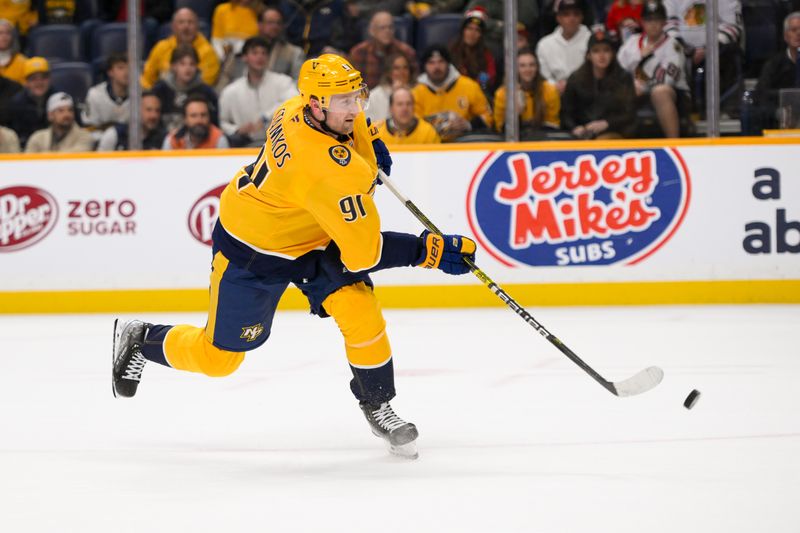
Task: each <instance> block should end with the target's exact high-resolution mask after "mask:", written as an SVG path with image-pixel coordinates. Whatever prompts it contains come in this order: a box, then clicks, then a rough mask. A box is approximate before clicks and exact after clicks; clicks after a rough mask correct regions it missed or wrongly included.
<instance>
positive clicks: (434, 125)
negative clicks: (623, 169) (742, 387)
mask: <svg viewBox="0 0 800 533" xmlns="http://www.w3.org/2000/svg"><path fill="white" fill-rule="evenodd" d="M517 4H518V13H517V16H518V26H517V28H516V36H517V43H516V44H517V47H518V53H517V57H516V58H515V59H516V63H515V69H516V72H514V75H515V76H516V79H517V94H516V95H515V98H516V100H515V101H516V105H517V108H518V111H519V114H518V117H517V120H518V126H519V131H520V137H521V139H522V140H547V139H569V138H574V139H608V138H632V137H679V136H691V135H694V134H695V133H696V129H695V125H696V122H697V121H698V120H699V119H702V118H703V117H702V115H703V113H704V101H703V99H704V97H705V93H704V88H703V82H704V75H705V74H704V73H705V60H706V56H705V48H706V31H705V20H706V13H705V0H518V2H517ZM718 4H719V19H720V25H719V31H718V43H719V55H720V64H719V66H720V85H721V89H720V92H721V105H722V110H723V112H724V113H725V116H727V117H730V118H734V119H736V118H738V117H739V115H740V114H743V113H745V112H746V114H747V127H745V120H744V118H743V119H742V125H743V128H742V131H743V132H744V133H758V132H760V129H761V128H770V127H776V126H777V125H782V126H784V127H785V126H786V121H785V120H782V119H781V112H782V110H781V108H780V97H779V96H780V94H781V91H783V90H788V89H800V62H798V50H799V49H800V0H718ZM503 6H504V2H503V0H426V1H424V2H416V1H413V0H229V1H221V0H142V2H141V13H140V15H141V17H142V21H143V22H142V37H143V42H144V50H143V52H144V55H143V65H142V71H141V77H140V80H141V85H142V88H143V89H144V91H143V94H142V99H141V102H140V110H141V114H140V116H141V125H140V126H141V131H142V139H143V144H144V148H145V149H163V150H178V149H194V148H223V147H228V146H231V147H243V146H257V145H259V144H261V143H263V142H264V139H265V129H266V126H267V125H268V123H269V121H270V120H271V117H272V115H273V113H274V112H275V110H276V108H277V107H278V105H279V104H280V103H281V102H282V101H284V100H286V99H287V98H290V97H292V96H294V95H296V94H297V88H296V83H297V76H298V73H299V70H300V66H301V65H302V63H303V61H305V60H306V59H307V58H313V57H315V56H317V55H320V54H323V53H338V54H341V55H344V56H346V57H348V58H349V60H350V61H351V62H352V64H353V66H355V67H356V68H357V69H359V70H360V71H361V73H362V75H363V77H364V80H365V82H366V83H367V85H368V86H369V89H370V99H369V101H370V103H369V106H368V108H367V110H366V112H367V115H368V117H369V118H370V119H371V120H372V121H373V122H375V123H376V124H378V127H379V130H380V132H381V135H382V136H383V138H384V139H385V141H386V142H387V144H389V145H390V146H391V145H392V144H417V143H439V142H456V141H469V140H502V139H503V133H504V129H505V127H506V108H507V101H508V94H507V91H506V87H505V85H504V83H503V80H504V79H505V75H504V70H505V62H504V49H503V48H504V47H503V43H504V29H503ZM765 6H767V7H769V10H765V9H766V7H765ZM127 16H128V6H127V1H126V0H111V1H104V2H100V1H99V0H0V152H18V151H25V152H45V151H85V150H93V149H96V150H99V151H111V150H125V149H127V148H128V144H129V142H128V125H127V123H128V121H129V117H130V102H129V99H128V86H129V65H128V59H127V55H126V49H127V38H126V31H127V29H126V24H125V23H126V20H127ZM748 28H750V29H751V30H752V31H750V33H748ZM765 29H767V32H766V33H765V31H764V30H765ZM773 34H774V35H773ZM765 35H766V37H765ZM748 76H749V78H750V79H751V80H752V83H751V85H753V89H754V90H753V91H752V92H751V93H750V92H748V93H745V98H743V97H742V95H743V91H744V90H745V79H746V78H747V77H748ZM743 102H745V103H746V104H747V108H746V109H745V108H743V107H742V105H743ZM784 114H785V113H784ZM784 118H785V117H784ZM779 123H780V124H779Z"/></svg>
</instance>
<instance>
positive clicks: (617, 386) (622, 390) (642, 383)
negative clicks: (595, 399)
mask: <svg viewBox="0 0 800 533" xmlns="http://www.w3.org/2000/svg"><path fill="white" fill-rule="evenodd" d="M380 177H381V181H382V182H383V184H384V185H386V187H388V188H389V190H390V191H392V194H394V195H395V196H396V197H397V199H398V200H400V201H401V202H402V203H403V204H404V205H405V206H406V208H407V209H408V210H409V211H411V213H412V214H413V215H414V216H415V217H417V220H419V221H420V222H421V223H422V225H423V226H425V228H426V229H428V230H429V231H431V232H433V233H436V234H437V235H442V232H441V231H439V228H437V227H436V225H435V224H434V223H433V222H431V221H430V219H429V218H428V217H426V216H425V214H424V213H422V211H420V210H419V209H418V208H417V206H416V205H414V203H413V202H412V201H411V200H409V199H408V198H406V197H405V196H403V194H402V193H401V192H400V191H399V190H398V189H397V187H395V185H394V183H392V181H391V180H390V179H389V178H388V177H387V176H386V174H385V173H384V172H383V171H380ZM464 262H466V263H467V265H468V266H469V268H470V270H471V271H472V273H473V274H475V277H477V278H478V279H479V280H481V281H482V282H483V284H484V285H486V287H488V288H489V290H490V291H492V292H493V293H495V294H496V295H497V297H498V298H500V299H501V300H502V301H503V302H504V303H505V304H506V305H507V306H508V307H510V308H511V310H513V311H514V312H515V313H517V314H518V315H519V316H520V317H522V319H523V320H525V322H527V323H528V324H530V325H531V326H533V329H535V330H536V331H538V332H539V334H540V335H541V336H542V337H544V338H545V339H547V340H548V341H550V344H552V345H553V346H555V347H556V348H558V349H559V351H560V352H561V353H563V354H564V355H566V356H567V357H568V358H569V359H570V360H572V362H573V363H575V364H576V365H578V366H579V367H580V368H581V369H582V370H583V371H584V372H586V373H587V374H589V376H591V377H592V379H594V380H595V381H596V382H598V383H599V384H600V385H602V386H603V387H605V388H606V390H608V391H609V392H610V393H611V394H613V395H615V396H633V395H636V394H641V393H643V392H647V391H649V390H650V389H652V388H653V387H655V386H656V385H658V384H659V383H661V380H662V379H663V378H664V371H663V370H661V369H660V368H659V367H657V366H651V367H648V368H645V369H644V370H642V371H640V372H639V373H637V374H635V375H633V376H631V377H629V378H628V379H625V380H623V381H615V382H612V381H608V380H607V379H605V378H604V377H603V376H601V375H600V374H598V373H597V372H596V371H595V370H594V369H593V368H592V367H590V366H589V365H587V364H586V363H585V362H584V361H583V359H581V358H580V357H578V356H577V355H576V354H575V352H573V351H572V350H570V349H569V348H568V347H567V345H565V344H564V343H563V342H561V341H560V340H559V339H558V337H556V336H555V335H553V334H552V333H550V332H549V331H547V328H545V327H544V326H543V325H542V324H540V323H539V322H538V321H537V320H536V319H535V318H533V316H532V315H531V314H530V313H528V311H526V310H525V308H524V307H522V306H521V305H519V304H518V303H517V302H516V301H515V300H514V299H513V298H512V297H511V296H509V295H508V293H507V292H506V291H504V290H503V289H502V288H501V287H500V286H499V285H497V283H495V282H494V281H492V278H490V277H489V276H487V275H486V273H485V272H484V271H483V270H481V269H480V268H478V266H477V265H476V264H475V262H474V261H472V260H470V259H466V258H465V259H464Z"/></svg>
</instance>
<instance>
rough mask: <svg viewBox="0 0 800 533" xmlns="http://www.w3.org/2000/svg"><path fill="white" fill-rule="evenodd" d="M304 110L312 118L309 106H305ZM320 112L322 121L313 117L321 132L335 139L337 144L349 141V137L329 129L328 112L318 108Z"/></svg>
mask: <svg viewBox="0 0 800 533" xmlns="http://www.w3.org/2000/svg"><path fill="white" fill-rule="evenodd" d="M306 110H307V111H308V112H309V114H310V115H311V116H312V117H313V116H314V114H313V113H311V106H308V105H307V106H306ZM320 111H322V115H323V116H324V117H325V118H324V119H322V120H318V119H317V118H316V117H314V120H316V121H317V122H319V126H320V129H321V130H322V131H324V132H325V133H327V134H329V135H333V136H334V137H335V138H336V140H337V141H339V142H345V141H347V140H349V139H350V136H348V135H346V134H344V133H339V132H338V131H336V130H334V129H333V128H331V127H330V126H328V112H327V111H326V110H324V109H322V108H320Z"/></svg>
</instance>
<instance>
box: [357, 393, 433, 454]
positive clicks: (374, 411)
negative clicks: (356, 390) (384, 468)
mask: <svg viewBox="0 0 800 533" xmlns="http://www.w3.org/2000/svg"><path fill="white" fill-rule="evenodd" d="M360 405H361V410H362V411H363V412H364V416H365V417H366V419H367V422H368V423H369V427H370V429H372V433H373V434H374V435H375V436H376V437H380V438H382V439H383V440H384V441H385V442H386V444H387V446H388V448H389V452H391V453H393V454H394V455H398V456H400V457H405V458H407V459H416V458H417V457H419V454H418V453H417V437H418V436H419V433H418V432H417V426H415V425H414V424H412V423H411V422H406V421H405V420H403V419H402V418H400V417H399V416H397V415H396V414H395V412H394V411H393V410H392V406H391V405H389V402H384V403H382V404H380V405H370V404H367V403H361V404H360Z"/></svg>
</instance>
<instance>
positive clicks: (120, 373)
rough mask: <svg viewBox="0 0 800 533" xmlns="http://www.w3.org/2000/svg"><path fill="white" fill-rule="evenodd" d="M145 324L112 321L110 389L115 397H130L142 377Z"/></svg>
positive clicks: (139, 321) (138, 321)
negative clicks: (112, 340)
mask: <svg viewBox="0 0 800 533" xmlns="http://www.w3.org/2000/svg"><path fill="white" fill-rule="evenodd" d="M147 326H148V324H145V323H144V322H142V321H141V320H129V321H121V320H119V319H117V320H115V321H114V349H113V351H112V352H111V363H112V368H111V390H112V392H113V393H114V396H115V397H123V398H131V397H132V396H133V395H134V394H136V388H137V387H138V386H139V381H141V379H142V370H144V365H145V363H147V359H145V358H144V356H143V355H142V344H144V337H145V334H146V333H147Z"/></svg>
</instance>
